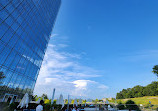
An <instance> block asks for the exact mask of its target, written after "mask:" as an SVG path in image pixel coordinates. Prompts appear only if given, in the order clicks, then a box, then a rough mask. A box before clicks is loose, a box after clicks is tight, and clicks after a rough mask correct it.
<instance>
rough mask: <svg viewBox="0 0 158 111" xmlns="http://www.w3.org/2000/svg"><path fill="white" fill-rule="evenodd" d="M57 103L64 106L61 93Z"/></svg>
mask: <svg viewBox="0 0 158 111" xmlns="http://www.w3.org/2000/svg"><path fill="white" fill-rule="evenodd" d="M59 104H61V105H62V107H64V99H63V95H62V94H60V97H59Z"/></svg>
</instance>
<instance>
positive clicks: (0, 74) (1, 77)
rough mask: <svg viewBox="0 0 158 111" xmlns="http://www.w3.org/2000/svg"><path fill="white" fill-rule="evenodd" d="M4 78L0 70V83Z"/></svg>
mask: <svg viewBox="0 0 158 111" xmlns="http://www.w3.org/2000/svg"><path fill="white" fill-rule="evenodd" d="M4 78H5V76H4V73H3V72H0V84H2V82H1V80H2V79H4Z"/></svg>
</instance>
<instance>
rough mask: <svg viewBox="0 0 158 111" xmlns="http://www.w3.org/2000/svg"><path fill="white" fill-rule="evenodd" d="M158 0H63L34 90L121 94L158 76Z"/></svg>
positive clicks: (78, 95)
mask: <svg viewBox="0 0 158 111" xmlns="http://www.w3.org/2000/svg"><path fill="white" fill-rule="evenodd" d="M157 6H158V1H157V0H150V1H149V0H62V4H61V7H60V10H59V13H58V17H57V20H56V23H55V26H54V29H53V31H52V34H51V39H50V42H49V45H48V49H47V51H46V55H45V58H44V61H43V64H42V67H41V70H40V73H39V76H38V79H37V83H36V86H35V90H34V94H37V95H39V96H40V95H42V94H43V93H46V94H47V95H48V97H49V98H51V96H52V92H53V88H55V89H56V93H55V98H58V97H59V95H60V94H63V95H64V98H67V95H68V94H69V95H70V97H71V98H84V99H87V98H92V99H95V98H98V99H101V98H109V97H116V93H117V92H119V91H121V90H122V89H126V88H132V87H134V86H136V85H142V86H146V85H148V84H150V83H151V82H152V81H157V77H156V75H154V74H153V73H152V67H153V66H154V65H156V64H158V47H157V46H158V45H157V43H158V37H157V36H158V31H157V30H158V14H157V10H158V7H157Z"/></svg>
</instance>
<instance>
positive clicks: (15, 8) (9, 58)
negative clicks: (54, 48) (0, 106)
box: [0, 0, 61, 101]
mask: <svg viewBox="0 0 158 111" xmlns="http://www.w3.org/2000/svg"><path fill="white" fill-rule="evenodd" d="M60 4H61V0H0V74H1V75H4V76H5V78H3V79H2V78H1V79H0V101H8V100H11V101H14V100H17V101H18V99H20V98H22V97H23V95H24V94H25V93H28V94H29V95H30V96H31V95H32V94H33V90H34V86H35V83H36V79H37V77H38V73H39V70H40V67H41V64H42V60H43V57H44V54H45V51H46V48H47V45H48V42H49V39H50V34H51V31H52V28H53V26H54V23H55V20H56V17H57V13H58V10H59V8H60Z"/></svg>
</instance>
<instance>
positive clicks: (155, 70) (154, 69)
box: [152, 65, 158, 77]
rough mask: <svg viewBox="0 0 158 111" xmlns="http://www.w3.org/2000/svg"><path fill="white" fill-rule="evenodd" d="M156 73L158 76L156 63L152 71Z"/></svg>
mask: <svg viewBox="0 0 158 111" xmlns="http://www.w3.org/2000/svg"><path fill="white" fill-rule="evenodd" d="M152 72H153V73H154V74H156V76H157V77H158V65H155V66H154V67H153V71H152Z"/></svg>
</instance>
